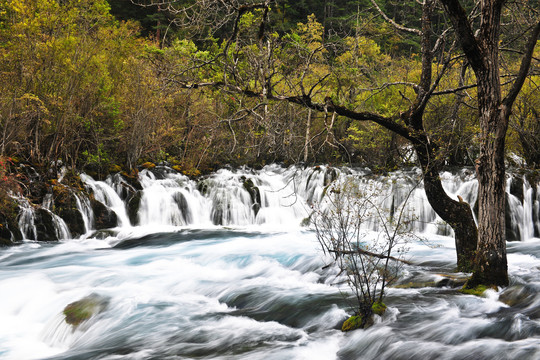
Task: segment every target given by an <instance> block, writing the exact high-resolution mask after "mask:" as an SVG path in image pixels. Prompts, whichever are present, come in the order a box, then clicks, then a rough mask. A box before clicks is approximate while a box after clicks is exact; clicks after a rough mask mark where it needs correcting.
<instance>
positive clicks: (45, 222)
mask: <svg viewBox="0 0 540 360" xmlns="http://www.w3.org/2000/svg"><path fill="white" fill-rule="evenodd" d="M34 226H35V228H36V234H35V236H36V240H37V241H57V240H58V235H57V234H56V228H55V226H54V220H53V215H52V213H51V212H50V211H48V210H46V209H43V208H39V209H37V210H36V212H35V217H34Z"/></svg>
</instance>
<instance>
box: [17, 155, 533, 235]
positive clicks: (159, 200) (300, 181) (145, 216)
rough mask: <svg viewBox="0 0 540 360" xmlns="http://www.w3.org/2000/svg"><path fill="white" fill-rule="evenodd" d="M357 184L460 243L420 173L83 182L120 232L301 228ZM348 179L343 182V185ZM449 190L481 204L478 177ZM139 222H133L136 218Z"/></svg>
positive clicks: (467, 176) (512, 210)
mask: <svg viewBox="0 0 540 360" xmlns="http://www.w3.org/2000/svg"><path fill="white" fill-rule="evenodd" d="M336 179H338V181H343V180H344V179H349V180H351V181H354V182H356V183H358V184H359V186H360V187H362V188H364V189H365V191H368V189H371V190H370V191H372V192H375V193H377V200H376V203H377V204H379V206H380V208H381V209H384V211H386V212H388V214H389V215H391V214H392V213H393V212H394V211H395V209H399V208H401V207H403V206H404V207H405V210H404V211H405V213H406V214H407V215H408V216H409V218H410V219H414V221H412V222H411V224H410V230H411V231H414V232H417V233H425V234H439V235H452V229H451V228H450V227H449V226H448V225H447V224H445V223H444V222H443V221H442V220H441V219H440V218H439V217H438V216H437V214H436V213H435V212H434V211H433V210H432V208H431V206H430V205H429V202H428V201H427V199H426V195H425V193H424V190H423V186H422V182H421V173H420V171H419V170H418V169H411V170H406V171H405V170H403V171H395V172H393V173H390V174H388V175H385V176H382V175H373V174H372V173H371V172H370V171H369V170H368V169H351V168H346V167H343V168H332V167H329V166H316V167H312V168H300V167H296V166H291V167H288V168H283V167H280V166H279V165H269V166H266V167H264V168H263V169H261V170H252V169H237V170H230V169H221V170H219V171H217V172H215V173H213V174H211V175H208V176H206V177H203V178H201V179H198V180H192V179H190V178H188V177H187V176H184V175H182V174H179V173H178V172H176V171H174V170H173V169H170V168H168V167H166V166H159V167H157V168H155V169H152V170H149V169H145V170H142V171H141V172H140V173H139V177H138V183H139V184H140V186H139V188H140V189H141V190H136V189H134V188H133V187H132V186H131V185H130V184H128V183H127V182H126V181H125V179H124V178H123V177H122V176H121V175H120V174H115V175H113V176H109V177H108V178H107V179H106V181H95V180H94V179H92V178H91V177H90V176H88V175H85V174H81V180H82V181H83V182H84V184H85V185H86V186H87V187H88V188H89V189H90V190H91V191H92V193H93V196H94V197H95V199H96V200H97V201H99V202H101V203H103V205H104V206H105V207H107V208H108V209H109V210H110V211H112V212H114V213H115V214H116V216H117V218H118V227H119V228H129V227H130V226H135V225H137V226H173V227H174V226H176V227H182V226H199V227H201V226H202V227H206V226H208V225H212V224H213V225H217V226H248V225H268V226H293V227H294V226H298V225H299V224H300V223H301V222H302V220H303V219H305V218H308V217H309V216H310V214H311V211H312V209H311V206H312V205H313V204H315V203H317V202H319V201H321V199H322V197H323V194H324V193H325V191H326V190H327V187H328V186H329V185H330V184H331V183H332V181H334V180H336ZM339 179H341V180H339ZM515 179H516V177H514V176H509V180H508V182H507V192H508V210H507V219H508V224H507V225H508V226H507V227H508V229H509V230H508V231H511V233H512V234H510V233H508V235H509V237H510V238H512V237H513V238H515V239H516V240H521V241H526V240H528V239H531V238H534V237H535V234H539V233H540V221H539V213H540V210H539V209H540V208H539V203H540V201H539V197H540V191H538V190H537V189H535V188H533V187H532V186H531V185H530V184H529V183H528V181H527V180H526V179H521V178H519V180H520V181H521V182H520V183H519V184H520V185H519V186H521V187H522V190H521V193H522V198H520V197H518V196H516V195H515V194H512V193H511V184H512V181H515ZM441 180H442V183H443V187H444V188H445V190H446V191H447V193H448V194H449V196H451V197H453V198H454V199H456V200H457V199H458V197H461V198H462V199H463V200H464V201H466V202H468V203H469V204H474V203H475V202H476V197H477V189H478V184H477V181H476V179H475V177H474V172H472V171H470V170H467V169H465V170H461V171H458V172H456V173H450V172H444V173H441ZM134 193H139V196H140V197H139V200H140V201H139V203H138V204H137V206H136V207H135V211H136V216H135V218H134V217H131V221H130V217H128V206H130V205H128V202H129V200H130V199H131V197H132V195H130V194H134ZM72 195H73V197H74V199H75V201H76V203H77V208H78V209H79V211H80V213H81V215H82V220H83V221H84V228H85V231H86V235H84V236H88V235H89V234H91V233H92V231H93V229H94V226H95V224H94V223H95V222H94V213H93V211H92V206H91V204H90V201H89V199H88V198H87V197H85V196H83V195H81V194H78V193H75V192H72ZM53 202H54V199H53V197H52V194H48V195H47V196H45V198H44V200H43V204H42V208H44V209H47V210H48V211H49V212H51V210H52V209H53ZM51 215H52V216H53V222H54V223H55V224H56V225H55V226H57V227H58V228H57V230H56V232H57V233H58V236H59V238H69V231H68V230H67V227H66V225H65V223H64V222H63V220H62V219H61V218H59V217H58V216H56V215H54V214H52V213H51ZM130 216H131V215H130ZM19 223H20V227H21V231H22V233H23V234H24V236H25V239H34V238H35V237H36V234H37V232H36V230H35V229H33V226H34V225H32V224H33V223H34V209H33V208H32V206H30V205H28V204H26V205H25V204H23V203H22V205H21V213H20V215H19ZM364 226H365V227H366V228H368V229H369V230H373V231H377V230H378V226H379V220H377V219H376V218H374V219H370V220H369V221H367V222H366V223H365V224H364Z"/></svg>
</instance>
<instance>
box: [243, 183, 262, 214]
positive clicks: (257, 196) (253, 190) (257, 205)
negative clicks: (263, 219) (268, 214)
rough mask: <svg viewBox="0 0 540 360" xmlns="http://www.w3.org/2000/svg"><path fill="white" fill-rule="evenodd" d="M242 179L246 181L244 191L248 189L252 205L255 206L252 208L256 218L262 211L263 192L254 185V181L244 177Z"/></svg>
mask: <svg viewBox="0 0 540 360" xmlns="http://www.w3.org/2000/svg"><path fill="white" fill-rule="evenodd" d="M241 179H242V180H243V181H244V184H243V185H244V189H246V191H247V192H248V193H249V197H250V198H251V203H252V204H253V205H252V206H251V208H252V209H253V212H254V213H255V216H257V213H258V212H259V210H260V209H261V192H260V190H259V188H258V187H257V186H255V184H254V183H253V180H251V179H247V178H246V177H245V176H242V178H241Z"/></svg>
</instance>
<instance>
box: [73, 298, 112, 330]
mask: <svg viewBox="0 0 540 360" xmlns="http://www.w3.org/2000/svg"><path fill="white" fill-rule="evenodd" d="M107 305H108V300H107V299H106V298H104V297H101V296H99V295H96V294H91V295H89V296H87V297H84V298H82V299H81V300H79V301H75V302H72V303H71V304H69V305H68V306H66V307H65V308H64V311H63V313H64V315H65V317H66V322H67V323H68V324H70V325H73V326H77V325H79V324H81V323H82V322H83V321H86V320H88V319H90V318H91V317H92V316H94V315H96V314H98V313H100V312H101V311H103V310H104V309H105V308H106V307H107Z"/></svg>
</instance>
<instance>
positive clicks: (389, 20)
mask: <svg viewBox="0 0 540 360" xmlns="http://www.w3.org/2000/svg"><path fill="white" fill-rule="evenodd" d="M370 1H371V3H372V4H373V6H374V7H375V8H376V9H377V11H378V12H379V14H381V16H382V17H383V18H384V20H386V21H388V22H389V23H390V24H392V26H393V27H395V28H396V29H398V30H401V31H405V32H408V33H411V34H416V35H420V36H422V32H421V31H420V30H418V29H413V28H408V27H405V26H403V25H400V24H398V23H396V22H395V21H394V20H392V19H390V18H389V17H388V16H387V15H386V14H385V13H384V11H382V9H381V8H380V7H379V5H378V4H377V2H376V1H375V0H370Z"/></svg>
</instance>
